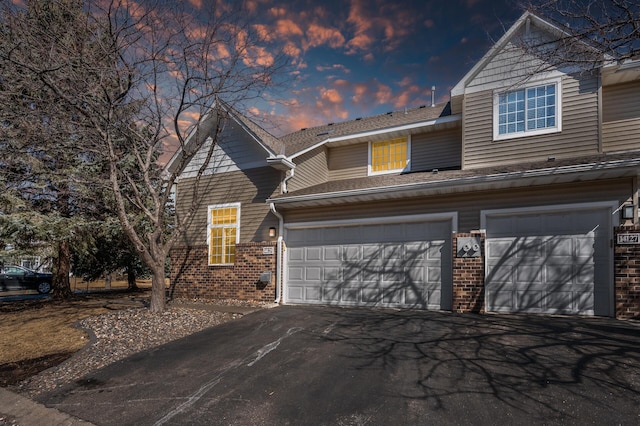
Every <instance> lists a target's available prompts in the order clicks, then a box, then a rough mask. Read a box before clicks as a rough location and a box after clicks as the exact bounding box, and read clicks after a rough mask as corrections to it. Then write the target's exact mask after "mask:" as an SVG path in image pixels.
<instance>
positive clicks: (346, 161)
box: [328, 143, 369, 180]
mask: <svg viewBox="0 0 640 426" xmlns="http://www.w3.org/2000/svg"><path fill="white" fill-rule="evenodd" d="M328 155H329V163H328V164H329V179H330V180H340V179H351V178H359V177H365V176H367V173H368V168H369V145H368V144H367V143H359V144H355V145H345V146H337V147H333V148H330V149H329V154H328Z"/></svg>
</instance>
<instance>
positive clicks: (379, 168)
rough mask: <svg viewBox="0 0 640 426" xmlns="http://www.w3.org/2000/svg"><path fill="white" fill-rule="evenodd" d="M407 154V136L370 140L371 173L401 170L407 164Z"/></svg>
mask: <svg viewBox="0 0 640 426" xmlns="http://www.w3.org/2000/svg"><path fill="white" fill-rule="evenodd" d="M408 154H409V143H408V141H407V138H396V139H389V140H386V141H379V142H371V173H384V172H391V171H398V170H403V169H404V168H405V167H407V164H408V160H409V157H408Z"/></svg>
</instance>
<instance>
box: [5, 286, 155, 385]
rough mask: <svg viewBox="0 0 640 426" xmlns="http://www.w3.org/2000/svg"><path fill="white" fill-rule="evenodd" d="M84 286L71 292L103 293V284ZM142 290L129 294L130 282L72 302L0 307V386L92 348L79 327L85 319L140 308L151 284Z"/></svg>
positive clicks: (78, 296)
mask: <svg viewBox="0 0 640 426" xmlns="http://www.w3.org/2000/svg"><path fill="white" fill-rule="evenodd" d="M81 285H83V286H84V287H83V288H78V287H76V288H75V289H74V284H73V281H72V283H71V288H72V290H76V291H83V290H85V291H86V290H97V289H104V282H95V283H84V282H82V283H81ZM138 285H139V287H140V289H139V290H138V291H135V292H130V291H127V290H126V288H127V284H126V282H113V283H112V286H111V290H112V291H110V292H100V293H90V294H76V295H75V296H74V297H73V298H72V299H70V300H68V301H56V300H51V299H39V300H26V301H17V302H16V301H12V302H0V316H1V318H2V321H0V386H9V385H12V384H15V383H18V382H20V381H21V380H24V379H26V378H28V377H30V376H32V375H35V374H38V373H39V372H40V371H43V370H46V369H48V368H50V367H53V366H55V365H57V364H60V363H61V362H63V361H65V360H66V359H68V358H70V357H71V356H72V355H73V354H75V353H76V352H77V351H79V350H80V349H82V348H83V347H84V346H85V345H86V344H87V343H89V338H88V337H89V336H88V335H87V334H86V333H85V332H84V331H82V330H80V329H78V328H76V326H75V324H76V323H77V322H78V321H80V320H81V319H83V318H87V317H89V316H92V315H100V314H103V313H106V312H109V311H113V310H117V309H127V308H131V307H132V305H137V306H142V305H143V303H144V302H145V301H146V300H148V299H149V290H150V283H148V282H138ZM12 293H14V292H12ZM14 294H15V293H14ZM2 295H7V293H2ZM123 301H126V302H127V303H123Z"/></svg>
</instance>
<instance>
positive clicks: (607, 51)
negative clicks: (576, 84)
mask: <svg viewBox="0 0 640 426" xmlns="http://www.w3.org/2000/svg"><path fill="white" fill-rule="evenodd" d="M524 8H525V9H526V10H529V11H530V12H532V13H534V14H536V15H538V16H540V17H542V18H543V19H545V20H547V21H548V22H550V23H551V24H553V25H554V26H556V27H557V28H559V29H560V30H561V31H560V32H557V33H556V34H554V35H550V36H549V37H548V38H545V39H544V40H533V42H531V40H530V43H529V45H530V47H531V48H532V49H537V51H538V52H540V51H542V52H543V53H544V58H545V61H546V62H547V63H549V64H551V65H553V66H556V67H561V66H570V65H577V66H579V67H580V68H582V69H593V68H596V67H598V66H600V65H602V64H603V63H604V62H606V61H613V60H615V61H618V62H624V61H625V60H629V59H637V57H638V55H639V54H640V3H638V1H636V0H538V1H535V0H534V1H530V2H528V3H525V4H524ZM536 42H537V43H536Z"/></svg>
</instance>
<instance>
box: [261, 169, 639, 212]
mask: <svg viewBox="0 0 640 426" xmlns="http://www.w3.org/2000/svg"><path fill="white" fill-rule="evenodd" d="M637 167H640V159H632V160H616V161H610V162H607V163H600V164H599V163H590V164H579V165H572V166H563V167H550V168H545V169H536V170H528V171H524V172H509V173H498V174H492V175H484V176H470V177H464V178H458V179H448V180H437V181H429V182H416V183H409V184H402V185H393V186H383V187H377V188H364V189H353V190H347V191H336V192H325V193H321V194H308V195H299V196H292V197H286V198H276V199H267V203H274V204H276V205H278V204H280V205H285V204H290V203H299V202H312V201H321V200H330V199H336V198H350V197H357V196H363V195H383V194H397V193H399V192H410V191H419V190H438V189H439V190H444V191H443V192H444V193H449V192H450V193H453V192H454V191H453V190H455V189H459V188H464V190H465V192H468V191H474V190H480V189H483V188H484V187H485V186H486V185H487V184H500V183H509V182H522V181H526V180H533V179H538V181H539V182H538V184H542V183H544V182H548V183H553V181H554V180H555V179H556V178H557V177H558V176H566V175H571V174H580V173H583V174H586V173H597V174H600V173H602V172H605V171H611V170H615V169H622V168H637ZM520 186H526V183H525V184H523V185H520Z"/></svg>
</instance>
